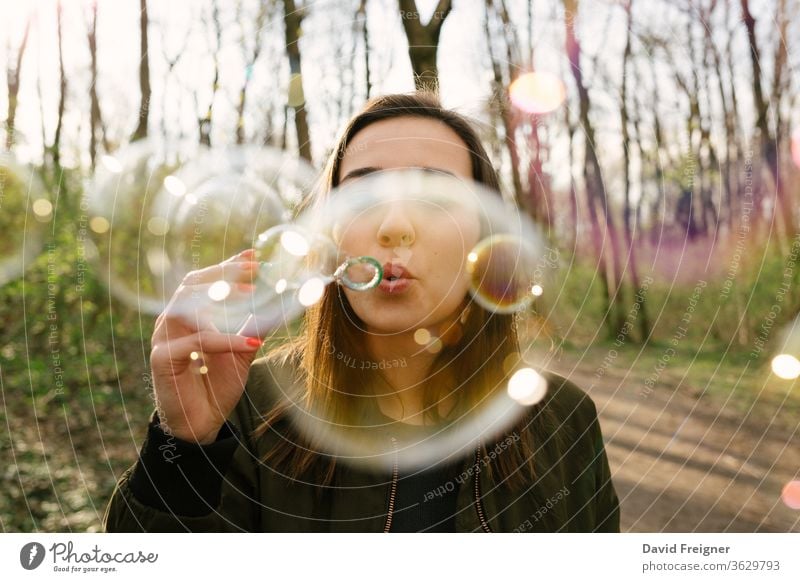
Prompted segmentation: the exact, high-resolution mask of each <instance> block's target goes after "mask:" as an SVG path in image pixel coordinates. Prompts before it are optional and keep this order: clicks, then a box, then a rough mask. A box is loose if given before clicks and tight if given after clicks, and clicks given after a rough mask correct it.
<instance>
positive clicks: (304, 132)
mask: <svg viewBox="0 0 800 582" xmlns="http://www.w3.org/2000/svg"><path fill="white" fill-rule="evenodd" d="M304 16H305V10H304V9H299V10H298V9H297V8H296V7H295V3H294V0H283V23H284V31H285V36H286V54H287V55H288V57H289V75H290V77H289V107H291V108H292V109H293V110H294V126H295V130H296V131H297V147H298V150H299V152H300V156H301V157H303V158H305V159H307V160H309V161H310V160H311V137H310V136H311V134H310V132H309V129H308V119H307V114H306V99H305V92H304V91H303V72H302V66H301V60H300V34H301V29H300V25H301V23H302V21H303V17H304Z"/></svg>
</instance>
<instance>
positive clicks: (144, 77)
mask: <svg viewBox="0 0 800 582" xmlns="http://www.w3.org/2000/svg"><path fill="white" fill-rule="evenodd" d="M147 27H148V18H147V0H139V91H140V92H141V101H140V103H139V122H138V124H137V125H136V130H135V131H134V132H133V136H132V137H131V141H136V140H139V139H142V138H145V137H147V120H148V119H149V114H150V93H151V88H150V53H149V50H148V48H147V47H148V43H147Z"/></svg>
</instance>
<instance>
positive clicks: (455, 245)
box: [339, 117, 480, 335]
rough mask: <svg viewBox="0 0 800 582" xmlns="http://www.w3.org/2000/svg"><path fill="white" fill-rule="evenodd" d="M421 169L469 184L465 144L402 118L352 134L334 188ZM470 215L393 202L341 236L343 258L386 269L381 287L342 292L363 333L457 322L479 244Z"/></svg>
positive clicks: (441, 129)
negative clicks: (469, 263) (468, 266)
mask: <svg viewBox="0 0 800 582" xmlns="http://www.w3.org/2000/svg"><path fill="white" fill-rule="evenodd" d="M403 168H425V169H428V170H432V171H435V172H442V173H447V174H452V175H454V176H455V177H456V178H459V179H463V180H472V162H471V158H470V155H469V152H468V151H467V148H466V144H465V143H464V142H463V141H462V140H461V138H460V137H459V136H458V134H456V133H455V132H454V131H453V130H452V129H450V128H449V127H448V126H447V125H446V124H444V123H442V122H440V121H436V120H433V119H426V118H418V117H400V118H395V119H387V120H383V121H378V122H376V123H373V124H371V125H369V126H367V127H366V128H364V129H362V130H361V131H360V132H358V133H357V134H356V135H355V137H354V138H353V139H352V140H351V142H350V144H349V145H348V148H347V151H346V152H345V155H344V157H343V158H342V160H341V165H340V169H339V182H340V184H346V183H347V182H348V181H350V180H356V179H358V177H360V176H364V175H366V174H369V173H373V172H378V171H383V170H397V169H403ZM479 233H480V225H479V222H478V219H477V216H476V214H475V213H474V212H469V211H467V210H466V209H460V210H459V209H452V208H448V209H444V208H437V206H436V205H435V204H427V203H424V202H422V203H421V202H408V201H398V200H393V201H391V202H385V203H382V204H380V205H378V206H377V207H376V208H374V209H372V210H371V211H369V212H365V213H364V214H363V215H362V216H359V218H358V219H356V220H353V221H352V222H350V223H349V224H348V225H347V227H346V228H345V229H343V230H342V231H341V232H340V239H339V244H340V247H341V249H342V251H343V252H344V253H346V254H347V255H349V256H359V255H368V256H372V257H374V258H376V259H377V260H378V261H379V262H380V263H381V264H382V265H384V271H385V272H384V279H383V281H382V282H381V284H380V285H379V286H378V287H377V288H374V289H371V290H369V291H362V292H359V291H352V290H350V289H347V288H344V293H345V294H346V296H347V298H348V300H349V302H350V305H351V306H352V308H353V310H354V311H355V313H356V315H358V317H359V318H360V319H361V320H362V321H363V322H364V324H365V326H366V331H367V332H370V333H374V334H380V335H392V334H398V333H404V332H413V331H415V330H417V329H419V328H436V327H437V326H441V325H443V324H446V323H447V322H449V321H451V320H452V319H453V318H454V317H457V316H458V314H459V313H460V311H461V307H462V304H463V300H464V298H465V296H466V294H467V290H468V279H467V276H466V273H465V268H464V267H465V263H466V259H467V255H468V253H469V252H470V250H471V249H472V248H473V247H474V246H475V244H477V242H478V237H479Z"/></svg>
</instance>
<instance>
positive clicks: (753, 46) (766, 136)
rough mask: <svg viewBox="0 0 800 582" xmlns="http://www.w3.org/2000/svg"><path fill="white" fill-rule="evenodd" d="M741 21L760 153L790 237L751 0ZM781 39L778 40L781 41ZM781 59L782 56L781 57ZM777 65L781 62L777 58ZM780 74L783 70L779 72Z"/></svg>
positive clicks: (745, 1)
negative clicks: (749, 70) (745, 42)
mask: <svg viewBox="0 0 800 582" xmlns="http://www.w3.org/2000/svg"><path fill="white" fill-rule="evenodd" d="M741 9H742V22H743V23H744V26H745V28H746V29H747V39H748V42H749V44H750V62H751V65H752V86H753V101H754V106H755V113H756V129H757V130H758V139H759V142H760V147H761V155H762V157H763V159H764V162H765V163H766V165H767V169H768V170H769V173H770V175H771V177H772V181H773V184H774V186H775V202H776V204H775V211H776V212H777V213H778V214H779V215H780V219H781V220H782V223H783V230H784V236H785V238H786V239H787V240H788V239H791V238H792V237H794V234H795V228H796V227H795V221H794V213H795V209H794V208H792V206H791V204H790V203H789V200H788V198H787V193H786V188H785V186H784V184H783V181H782V180H781V169H780V167H779V166H778V143H777V136H776V135H775V134H774V133H773V132H772V131H771V130H770V127H769V121H768V115H769V109H770V107H769V101H768V100H767V99H766V97H765V96H764V90H763V87H762V84H761V76H762V74H761V49H760V46H759V43H758V40H757V38H756V21H755V18H754V17H753V14H752V12H751V11H750V2H749V0H741ZM780 42H782V40H779V43H780ZM780 60H782V59H779V61H780ZM776 66H778V62H776ZM778 76H780V74H779V75H778Z"/></svg>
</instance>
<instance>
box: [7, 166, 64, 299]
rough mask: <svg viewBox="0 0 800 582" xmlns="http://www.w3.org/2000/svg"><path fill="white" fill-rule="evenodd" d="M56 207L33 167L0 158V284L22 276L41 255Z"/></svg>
mask: <svg viewBox="0 0 800 582" xmlns="http://www.w3.org/2000/svg"><path fill="white" fill-rule="evenodd" d="M52 217H53V204H52V203H51V202H50V201H49V200H48V199H47V198H46V197H45V195H44V187H43V186H42V183H41V181H40V180H39V179H38V178H37V176H36V174H35V173H34V172H33V170H32V169H31V168H30V167H27V166H23V165H21V164H18V163H17V162H16V161H15V160H14V159H13V158H12V157H10V156H3V157H0V232H2V233H3V234H2V236H0V285H4V284H5V283H7V282H8V281H11V280H13V279H15V278H17V277H19V276H20V275H21V274H22V272H23V271H24V270H25V269H26V268H28V267H29V266H30V264H31V263H32V262H33V261H34V259H35V258H36V257H37V256H38V255H39V253H41V252H42V248H43V246H44V238H45V234H46V230H47V224H48V223H49V222H50V221H51V219H52Z"/></svg>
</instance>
